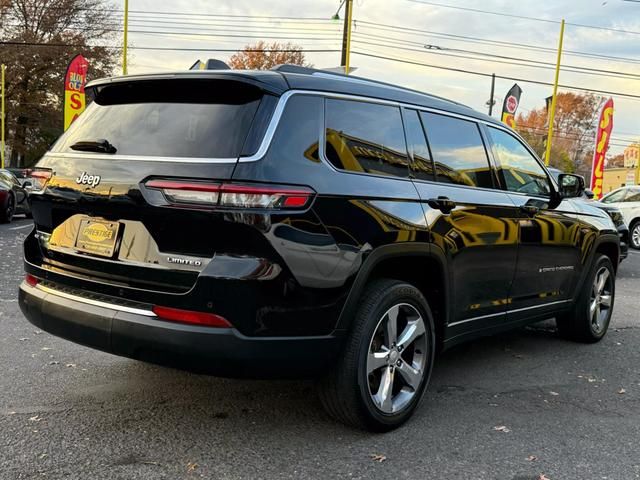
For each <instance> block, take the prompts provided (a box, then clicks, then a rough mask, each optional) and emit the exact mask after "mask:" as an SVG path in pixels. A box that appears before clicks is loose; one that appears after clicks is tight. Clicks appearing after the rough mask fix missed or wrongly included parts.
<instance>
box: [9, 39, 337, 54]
mask: <svg viewBox="0 0 640 480" xmlns="http://www.w3.org/2000/svg"><path fill="white" fill-rule="evenodd" d="M0 45H16V46H29V47H62V48H65V47H73V48H86V49H92V48H106V49H112V50H122V47H117V46H113V45H77V44H71V43H38V42H4V41H0ZM129 49H131V50H159V51H180V52H181V51H184V52H240V51H245V49H243V48H241V49H238V48H177V47H136V46H129ZM246 51H248V52H265V53H266V52H298V51H302V52H303V53H334V52H339V51H340V49H337V48H336V49H304V48H303V49H301V50H299V49H286V48H284V49H283V48H280V49H275V50H271V49H249V50H246Z"/></svg>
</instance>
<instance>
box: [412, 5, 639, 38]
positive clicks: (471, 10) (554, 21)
mask: <svg viewBox="0 0 640 480" xmlns="http://www.w3.org/2000/svg"><path fill="white" fill-rule="evenodd" d="M407 1H408V2H413V3H422V4H425V5H433V6H436V7H442V8H452V9H455V10H464V11H467V12H475V13H483V14H486V15H497V16H500V17H508V18H519V19H522V20H532V21H536V22H545V23H554V24H560V22H559V21H557V20H549V19H547V18H538V17H528V16H526V15H515V14H512V13H505V12H494V11H491V10H481V9H479V8H471V7H460V6H457V5H447V4H445V3H437V2H431V1H427V0H407ZM566 24H567V25H571V26H573V27H580V28H591V29H594V30H607V31H609V32H617V33H625V34H630V35H640V32H635V31H633V30H623V29H619V28H611V27H600V26H597V25H587V24H584V23H570V22H566Z"/></svg>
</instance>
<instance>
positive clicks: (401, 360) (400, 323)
mask: <svg viewBox="0 0 640 480" xmlns="http://www.w3.org/2000/svg"><path fill="white" fill-rule="evenodd" d="M428 349H429V342H428V339H427V332H426V328H425V323H424V319H423V318H422V315H421V314H420V312H418V310H417V309H416V308H415V307H414V306H412V305H409V304H407V303H400V304H397V305H394V306H393V307H391V308H390V309H389V310H387V312H386V313H385V314H384V315H383V316H382V318H381V319H380V321H379V322H378V325H377V326H376V329H375V331H374V334H373V337H372V339H371V342H370V343H369V351H368V355H367V379H368V387H369V395H370V397H371V400H372V401H373V404H374V405H375V406H376V408H377V409H378V410H380V411H381V412H383V413H385V414H395V413H398V412H400V411H401V410H403V409H404V408H405V407H406V406H407V405H409V403H410V402H411V400H412V399H413V398H414V397H415V395H416V394H417V392H418V390H419V387H420V384H421V383H422V379H423V378H424V375H425V372H426V371H427V367H428V365H427V361H428V359H429V351H428Z"/></svg>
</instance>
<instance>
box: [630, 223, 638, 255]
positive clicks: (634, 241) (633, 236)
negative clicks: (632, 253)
mask: <svg viewBox="0 0 640 480" xmlns="http://www.w3.org/2000/svg"><path fill="white" fill-rule="evenodd" d="M629 240H630V242H629V243H630V244H631V248H635V249H636V250H640V220H636V221H635V222H633V223H632V224H631V228H629Z"/></svg>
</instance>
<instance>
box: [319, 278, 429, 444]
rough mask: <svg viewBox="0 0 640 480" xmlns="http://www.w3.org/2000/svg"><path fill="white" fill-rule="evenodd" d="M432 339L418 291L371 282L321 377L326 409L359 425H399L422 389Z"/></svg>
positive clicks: (397, 284)
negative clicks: (330, 365) (330, 366)
mask: <svg viewBox="0 0 640 480" xmlns="http://www.w3.org/2000/svg"><path fill="white" fill-rule="evenodd" d="M434 344H435V336H434V326H433V317H432V315H431V311H430V309H429V305H428V304H427V301H426V300H425V298H424V296H423V295H422V294H421V293H420V291H419V290H418V289H417V288H415V287H414V286H412V285H409V284H407V283H403V282H400V281H397V280H388V279H380V280H376V281H374V282H372V283H371V284H370V285H369V286H368V287H367V288H366V289H365V292H364V294H363V295H362V297H361V298H360V306H359V308H358V311H357V314H356V316H355V318H354V323H353V325H352V330H351V333H350V335H349V337H348V339H347V341H346V345H345V348H344V351H343V352H342V355H341V357H340V359H339V361H338V363H337V365H336V366H335V368H334V370H333V371H332V372H331V373H330V374H329V375H327V376H326V377H325V378H324V379H322V380H321V382H320V399H321V400H322V403H323V405H324V407H325V409H326V410H327V412H328V413H329V414H330V415H331V416H332V417H334V418H335V419H337V420H339V421H341V422H343V423H346V424H349V425H352V426H355V427H358V428H363V429H367V430H372V431H378V432H383V431H389V430H392V429H394V428H397V427H399V426H400V425H402V424H403V423H404V422H405V421H407V420H408V419H409V417H410V416H411V414H412V413H413V411H414V410H415V409H416V407H417V406H418V404H419V403H420V400H421V398H422V396H423V394H424V391H425V389H426V386H427V384H428V382H429V377H430V376H431V370H432V367H433V359H434V352H435V349H434Z"/></svg>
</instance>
